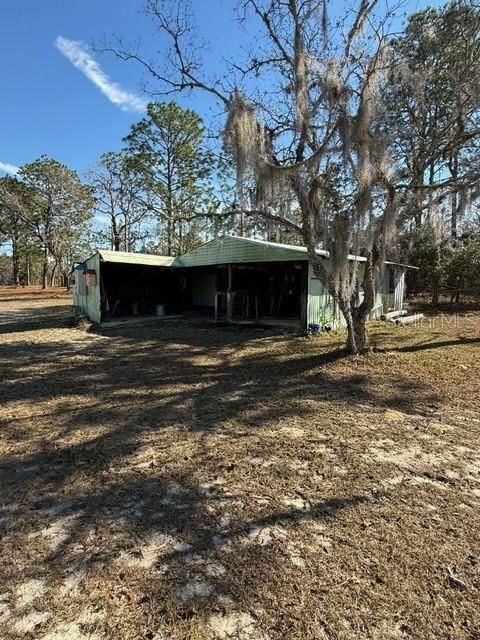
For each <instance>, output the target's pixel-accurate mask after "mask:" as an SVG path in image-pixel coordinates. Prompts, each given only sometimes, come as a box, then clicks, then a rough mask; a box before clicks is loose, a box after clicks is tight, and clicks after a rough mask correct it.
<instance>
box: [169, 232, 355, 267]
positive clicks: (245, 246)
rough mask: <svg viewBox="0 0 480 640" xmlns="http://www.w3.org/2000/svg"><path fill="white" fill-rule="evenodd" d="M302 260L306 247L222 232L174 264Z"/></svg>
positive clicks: (322, 254)
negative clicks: (221, 234)
mask: <svg viewBox="0 0 480 640" xmlns="http://www.w3.org/2000/svg"><path fill="white" fill-rule="evenodd" d="M317 255H319V256H323V257H325V258H328V257H329V255H330V254H329V252H328V251H324V250H323V249H317ZM348 257H349V259H350V260H356V261H358V262H365V260H366V258H364V257H363V256H353V255H351V256H348ZM304 260H305V261H306V260H308V253H307V249H306V247H301V246H297V245H293V244H280V243H278V242H268V241H267V240H257V239H254V238H242V237H239V236H228V235H224V236H220V237H219V238H215V239H214V240H210V242H206V243H205V244H202V245H201V246H199V247H196V248H195V249H192V250H191V251H189V252H188V253H184V254H183V255H181V256H179V257H178V258H177V259H176V260H175V264H174V266H175V267H199V266H206V265H215V264H234V263H251V262H284V261H304Z"/></svg>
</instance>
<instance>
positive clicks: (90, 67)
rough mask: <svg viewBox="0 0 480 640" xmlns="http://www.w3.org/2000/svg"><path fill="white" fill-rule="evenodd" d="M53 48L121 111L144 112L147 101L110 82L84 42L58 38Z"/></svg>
mask: <svg viewBox="0 0 480 640" xmlns="http://www.w3.org/2000/svg"><path fill="white" fill-rule="evenodd" d="M55 46H56V47H57V49H58V50H59V51H60V52H61V53H62V54H63V55H64V56H65V57H66V58H67V60H70V62H71V63H72V64H73V66H74V67H76V68H77V69H78V70H79V71H81V72H82V73H83V74H84V75H86V76H87V78H88V79H89V80H91V82H93V84H94V85H95V86H96V87H98V88H99V89H100V91H101V92H102V93H103V94H104V95H105V96H107V98H108V99H109V100H110V102H113V104H116V105H117V106H118V107H120V108H121V109H123V111H145V108H146V106H147V101H146V100H144V99H143V98H141V97H140V96H137V95H136V94H135V93H131V92H130V91H125V89H122V87H121V86H120V85H119V84H118V83H117V82H113V81H112V80H110V78H109V77H108V75H107V74H106V73H105V72H104V71H103V69H102V68H101V66H100V65H99V64H98V62H97V61H96V60H95V58H94V57H93V55H92V54H91V53H90V51H89V49H88V47H87V45H86V44H85V43H84V42H81V41H76V40H68V39H67V38H64V37H63V36H58V37H57V38H56V40H55Z"/></svg>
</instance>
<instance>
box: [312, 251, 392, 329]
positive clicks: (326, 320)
mask: <svg viewBox="0 0 480 640" xmlns="http://www.w3.org/2000/svg"><path fill="white" fill-rule="evenodd" d="M364 269H365V265H364V264H363V263H360V264H359V265H358V276H359V278H360V280H361V279H362V277H363V271H364ZM359 296H360V302H362V300H363V290H362V289H360V293H359ZM382 312H383V306H382V292H381V291H378V292H377V294H376V296H375V305H374V307H373V309H372V311H371V312H370V315H369V320H378V319H379V318H380V316H381V315H382ZM310 324H318V325H320V327H322V326H323V325H325V324H328V325H330V326H331V328H332V329H341V328H342V327H345V318H344V317H343V314H342V312H341V311H340V309H338V308H335V305H334V303H333V300H332V297H331V296H330V294H329V293H328V292H327V291H326V290H325V288H324V286H323V284H322V283H321V282H320V280H318V279H317V278H316V277H315V275H314V273H313V268H312V265H311V264H309V265H308V295H307V329H308V325H310Z"/></svg>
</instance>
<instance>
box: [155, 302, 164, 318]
mask: <svg viewBox="0 0 480 640" xmlns="http://www.w3.org/2000/svg"><path fill="white" fill-rule="evenodd" d="M155 315H156V316H164V315H165V305H164V304H157V305H155Z"/></svg>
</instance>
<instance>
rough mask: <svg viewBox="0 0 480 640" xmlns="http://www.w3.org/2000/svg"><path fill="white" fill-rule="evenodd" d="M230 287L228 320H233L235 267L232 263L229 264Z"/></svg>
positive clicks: (228, 290)
mask: <svg viewBox="0 0 480 640" xmlns="http://www.w3.org/2000/svg"><path fill="white" fill-rule="evenodd" d="M227 269H228V289H227V321H228V322H232V320H233V296H234V294H233V292H232V286H233V267H232V265H231V264H229V265H228V267H227Z"/></svg>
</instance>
